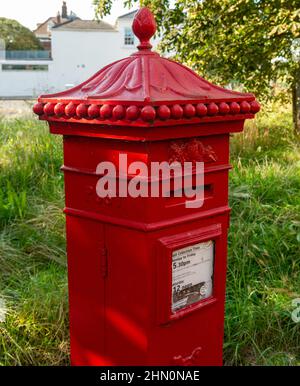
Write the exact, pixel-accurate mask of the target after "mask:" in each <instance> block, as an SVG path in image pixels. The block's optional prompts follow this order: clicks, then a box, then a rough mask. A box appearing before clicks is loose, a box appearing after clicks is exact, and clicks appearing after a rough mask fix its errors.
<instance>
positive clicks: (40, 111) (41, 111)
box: [32, 102, 44, 115]
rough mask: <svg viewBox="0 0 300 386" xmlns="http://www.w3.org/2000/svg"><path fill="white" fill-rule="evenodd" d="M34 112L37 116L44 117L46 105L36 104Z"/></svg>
mask: <svg viewBox="0 0 300 386" xmlns="http://www.w3.org/2000/svg"><path fill="white" fill-rule="evenodd" d="M32 110H33V112H34V113H35V114H37V115H43V114H44V104H43V103H42V102H38V103H35V105H34V106H33V108H32Z"/></svg>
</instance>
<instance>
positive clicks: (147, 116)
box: [141, 106, 156, 121]
mask: <svg viewBox="0 0 300 386" xmlns="http://www.w3.org/2000/svg"><path fill="white" fill-rule="evenodd" d="M141 117H142V119H143V120H144V121H154V119H155V117H156V111H155V108H154V107H152V106H145V107H143V108H142V110H141Z"/></svg>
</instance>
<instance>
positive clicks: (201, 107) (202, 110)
mask: <svg viewBox="0 0 300 386" xmlns="http://www.w3.org/2000/svg"><path fill="white" fill-rule="evenodd" d="M196 111H197V115H199V116H200V117H204V116H205V115H206V114H207V107H206V106H205V104H204V103H198V104H197V106H196Z"/></svg>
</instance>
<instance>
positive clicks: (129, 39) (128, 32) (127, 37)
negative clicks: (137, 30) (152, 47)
mask: <svg viewBox="0 0 300 386" xmlns="http://www.w3.org/2000/svg"><path fill="white" fill-rule="evenodd" d="M124 45H125V46H133V45H134V34H133V32H132V29H131V28H130V27H125V34H124Z"/></svg>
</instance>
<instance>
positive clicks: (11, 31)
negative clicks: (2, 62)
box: [0, 17, 43, 51]
mask: <svg viewBox="0 0 300 386" xmlns="http://www.w3.org/2000/svg"><path fill="white" fill-rule="evenodd" d="M0 39H3V40H4V42H5V46H6V50H7V51H12V50H42V49H43V47H42V46H41V44H40V42H39V40H38V39H37V38H36V36H35V35H34V33H33V32H31V31H30V30H29V29H28V28H26V27H24V26H22V24H20V23H18V22H17V21H16V20H12V19H6V18H4V17H0Z"/></svg>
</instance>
